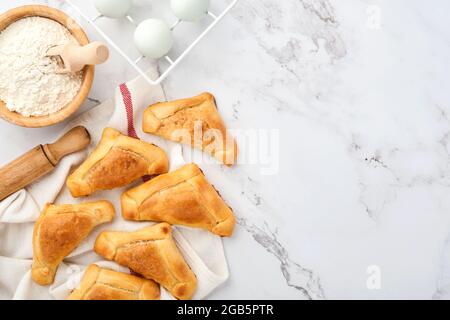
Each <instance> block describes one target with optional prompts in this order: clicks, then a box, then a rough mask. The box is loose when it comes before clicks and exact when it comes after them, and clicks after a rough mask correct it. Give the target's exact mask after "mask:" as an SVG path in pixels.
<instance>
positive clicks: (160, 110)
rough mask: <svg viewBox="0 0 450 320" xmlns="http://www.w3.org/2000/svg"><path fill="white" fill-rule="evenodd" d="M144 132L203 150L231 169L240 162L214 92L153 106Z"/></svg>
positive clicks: (148, 109) (149, 108) (144, 122)
mask: <svg viewBox="0 0 450 320" xmlns="http://www.w3.org/2000/svg"><path fill="white" fill-rule="evenodd" d="M142 130H143V131H144V132H147V133H152V134H155V135H158V136H161V137H164V138H166V139H169V140H172V141H176V142H180V143H184V144H189V145H191V146H193V147H195V148H198V149H201V150H203V151H204V152H206V153H209V154H210V155H212V156H213V157H214V158H216V159H218V160H219V161H221V162H223V163H224V164H226V165H228V166H232V165H233V164H235V163H236V160H237V153H238V151H237V145H236V142H235V140H234V139H233V138H232V137H230V136H229V135H228V134H227V130H226V128H225V124H224V123H223V120H222V118H221V117H220V115H219V112H218V111H217V107H216V103H215V99H214V96H213V95H211V94H210V93H203V94H201V95H199V96H196V97H193V98H189V99H182V100H176V101H171V102H163V103H157V104H154V105H151V106H150V107H148V108H147V109H146V110H145V112H144V116H143V122H142Z"/></svg>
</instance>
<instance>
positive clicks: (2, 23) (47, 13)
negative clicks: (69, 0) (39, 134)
mask: <svg viewBox="0 0 450 320" xmlns="http://www.w3.org/2000/svg"><path fill="white" fill-rule="evenodd" d="M26 17H44V18H49V19H52V20H54V21H56V22H59V23H60V24H62V25H63V26H64V27H66V28H67V29H68V30H69V31H70V33H71V34H72V35H73V36H74V37H75V39H76V40H77V41H78V42H79V43H80V45H86V44H88V43H89V39H88V37H87V36H86V34H85V33H84V31H83V29H81V27H80V26H79V25H78V24H77V23H76V22H75V21H74V20H73V19H72V18H70V17H69V16H67V15H66V14H65V13H63V12H61V11H59V10H56V9H53V8H50V7H47V6H40V5H29V6H23V7H18V8H15V9H12V10H9V11H7V12H5V13H4V14H2V15H0V32H1V31H2V30H4V29H5V28H7V27H8V26H9V25H10V24H12V23H13V22H15V21H17V20H20V19H23V18H26ZM93 80H94V66H86V67H85V68H84V69H83V80H82V83H81V88H80V91H79V92H78V94H77V95H76V96H75V98H74V100H73V101H72V102H71V103H69V104H68V105H66V106H65V107H64V108H62V109H61V110H59V111H58V112H55V113H52V114H49V115H46V116H31V117H25V116H22V115H21V114H19V113H17V112H12V111H10V110H9V109H8V108H7V107H6V105H5V103H4V102H3V101H1V100H0V117H2V118H3V119H5V120H7V121H9V122H11V123H14V124H16V125H19V126H22V127H29V128H38V127H45V126H50V125H53V124H56V123H59V122H61V121H63V120H64V119H66V118H68V117H69V116H70V115H72V114H73V113H74V112H75V111H77V110H78V109H79V108H80V106H81V105H82V104H83V102H84V100H86V98H87V95H88V93H89V91H90V90H91V87H92V82H93Z"/></svg>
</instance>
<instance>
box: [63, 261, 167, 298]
mask: <svg viewBox="0 0 450 320" xmlns="http://www.w3.org/2000/svg"><path fill="white" fill-rule="evenodd" d="M159 296H160V292H159V284H157V283H156V282H154V281H153V280H147V279H143V278H140V277H136V276H133V275H131V274H126V273H123V272H117V271H113V270H108V269H103V268H100V267H99V266H97V265H95V264H91V265H90V266H89V267H88V268H87V269H86V271H85V273H84V275H83V279H82V280H81V282H80V284H79V286H78V288H77V289H75V290H74V291H73V292H72V293H71V294H70V295H69V296H68V297H67V300H159Z"/></svg>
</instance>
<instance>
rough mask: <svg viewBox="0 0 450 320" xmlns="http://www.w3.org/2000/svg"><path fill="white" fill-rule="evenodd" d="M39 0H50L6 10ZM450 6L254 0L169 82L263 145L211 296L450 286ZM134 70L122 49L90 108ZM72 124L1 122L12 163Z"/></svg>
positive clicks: (369, 292)
mask: <svg viewBox="0 0 450 320" xmlns="http://www.w3.org/2000/svg"><path fill="white" fill-rule="evenodd" d="M35 2H37V3H42V2H44V3H45V2H46V1H18V0H16V1H2V2H1V3H0V11H5V10H6V9H9V8H12V7H15V6H18V5H21V4H25V3H35ZM47 3H49V4H50V5H52V6H58V7H59V6H60V1H58V0H51V1H47ZM86 3H88V2H86ZM147 3H148V1H147V0H140V1H136V5H137V7H138V9H137V11H139V12H140V13H141V12H145V10H143V9H145V8H147V9H148V5H147ZM149 10H150V9H149ZM449 10H450V3H449V2H448V1H446V0H435V1H433V3H432V4H431V3H430V2H429V1H425V0H397V1H389V0H373V1H366V0H345V1H342V0H340V1H337V0H283V1H276V0H261V1H247V0H241V1H240V3H239V4H238V5H237V7H236V8H235V9H234V10H233V11H232V13H231V14H230V16H227V17H226V18H225V20H224V21H223V22H222V23H221V24H220V25H219V26H218V27H217V29H215V30H214V31H213V33H212V34H211V35H210V36H208V37H207V38H206V39H205V40H204V41H203V42H202V43H201V44H200V45H199V46H198V47H197V48H196V49H195V50H194V52H193V53H192V54H191V55H190V56H189V57H188V58H187V59H186V61H184V62H183V64H182V65H180V66H179V67H178V68H177V70H175V71H174V73H173V74H171V75H170V76H169V78H168V79H167V80H166V81H164V83H163V87H164V90H165V92H166V95H167V97H168V99H172V98H181V97H188V96H192V95H195V94H197V93H200V92H202V91H210V92H212V93H214V94H215V95H216V97H217V101H218V103H219V108H220V110H221V113H222V115H223V117H224V119H225V121H226V123H227V125H228V126H229V127H230V128H233V129H238V130H241V131H245V132H257V134H258V137H259V139H260V140H261V141H263V142H262V144H261V146H262V147H261V146H259V149H258V148H257V149H256V150H257V152H259V153H260V154H259V156H258V157H257V159H256V161H253V162H252V161H250V162H252V163H248V162H249V161H247V163H243V164H241V165H239V166H238V167H237V168H234V169H229V171H225V172H226V177H225V178H224V182H219V186H218V187H219V189H220V190H221V193H222V195H223V196H224V197H225V198H229V199H236V198H233V195H235V194H237V195H238V197H237V199H238V200H231V202H232V203H231V205H232V206H233V208H234V210H235V212H236V215H237V216H238V217H239V218H240V219H239V224H240V226H239V227H238V229H237V231H236V233H235V236H234V237H233V238H232V239H226V240H225V241H224V243H225V247H226V253H227V257H228V261H229V266H230V272H231V277H230V279H229V281H228V282H227V283H226V284H225V285H224V286H223V287H222V288H220V289H218V290H217V291H216V292H214V293H213V294H212V295H211V298H212V299H234V298H236V299H244V298H256V299H258V298H260V299H283V298H286V299H304V298H321V297H325V298H328V299H335V298H344V299H345V298H352V299H354V298H356V299H360V298H374V299H381V298H388V299H392V298H412V299H416V298H425V299H428V298H433V297H434V298H443V297H446V296H447V297H449V294H450V287H449V286H448V285H449V284H450V281H447V282H446V281H445V279H446V276H445V275H446V274H450V265H447V264H446V263H445V259H444V258H445V256H447V257H448V256H450V246H449V243H450V240H448V236H449V233H450V197H449V196H448V194H449V192H450V188H449V187H450V162H449V160H450V90H449V82H450V65H449V63H448V57H449V56H450V45H449V44H450V42H449V39H450V21H449V19H448V17H447V13H448V11H449ZM106 28H110V29H107V31H110V32H116V30H117V29H118V28H119V29H120V25H112V26H107V27H106ZM88 33H89V36H90V37H91V38H92V39H99V37H98V35H96V34H95V32H93V31H92V30H88ZM123 41H124V42H125V43H128V45H130V41H129V39H123ZM0 63H1V62H0ZM135 75H136V73H135V72H134V71H133V69H132V68H131V67H130V66H128V65H127V64H126V62H125V61H123V60H122V59H121V58H120V57H118V56H117V57H112V59H111V61H110V62H109V63H108V64H107V65H104V66H100V67H98V68H97V73H96V79H95V84H94V87H93V89H92V91H91V93H90V95H89V99H88V101H87V102H86V105H85V106H84V107H83V110H87V109H88V108H90V107H92V106H95V105H96V104H98V102H99V101H103V100H105V99H108V98H110V97H111V96H112V95H113V92H114V88H115V87H116V86H117V85H118V84H120V83H122V82H124V81H126V80H129V79H131V78H133V77H134V76H135ZM63 126H64V124H61V125H58V126H56V127H51V128H46V129H23V128H19V127H15V126H13V125H10V124H8V123H6V122H4V121H1V122H0V133H1V136H2V138H1V144H2V154H1V155H0V163H1V164H4V163H7V162H8V161H9V160H12V159H13V158H14V157H15V156H17V155H19V154H21V153H22V152H24V151H25V150H27V149H28V148H30V147H32V146H34V145H36V144H39V143H41V142H43V141H49V140H52V139H53V138H55V137H56V135H57V134H58V133H59V131H60V130H61V128H62V127H63ZM265 134H268V136H265ZM268 137H269V138H271V139H273V140H270V139H269V138H268ZM264 141H265V147H268V148H269V150H264V148H265V147H264V146H263V145H264ZM267 141H269V142H270V143H267ZM244 145H245V147H244V148H243V146H242V145H241V149H244V150H241V152H246V151H247V150H245V148H250V145H248V144H244ZM267 152H269V153H267ZM447 278H448V277H447ZM447 280H448V279H447ZM446 283H447V287H446Z"/></svg>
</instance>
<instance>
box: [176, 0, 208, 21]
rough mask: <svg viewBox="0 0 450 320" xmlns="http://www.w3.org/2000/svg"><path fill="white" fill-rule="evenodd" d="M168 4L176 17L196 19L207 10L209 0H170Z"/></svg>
mask: <svg viewBox="0 0 450 320" xmlns="http://www.w3.org/2000/svg"><path fill="white" fill-rule="evenodd" d="M170 5H171V6H172V11H173V13H175V16H177V18H178V19H181V20H185V21H197V20H200V19H201V18H202V17H203V16H204V15H205V14H206V13H207V12H208V7H209V0H171V2H170Z"/></svg>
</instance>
